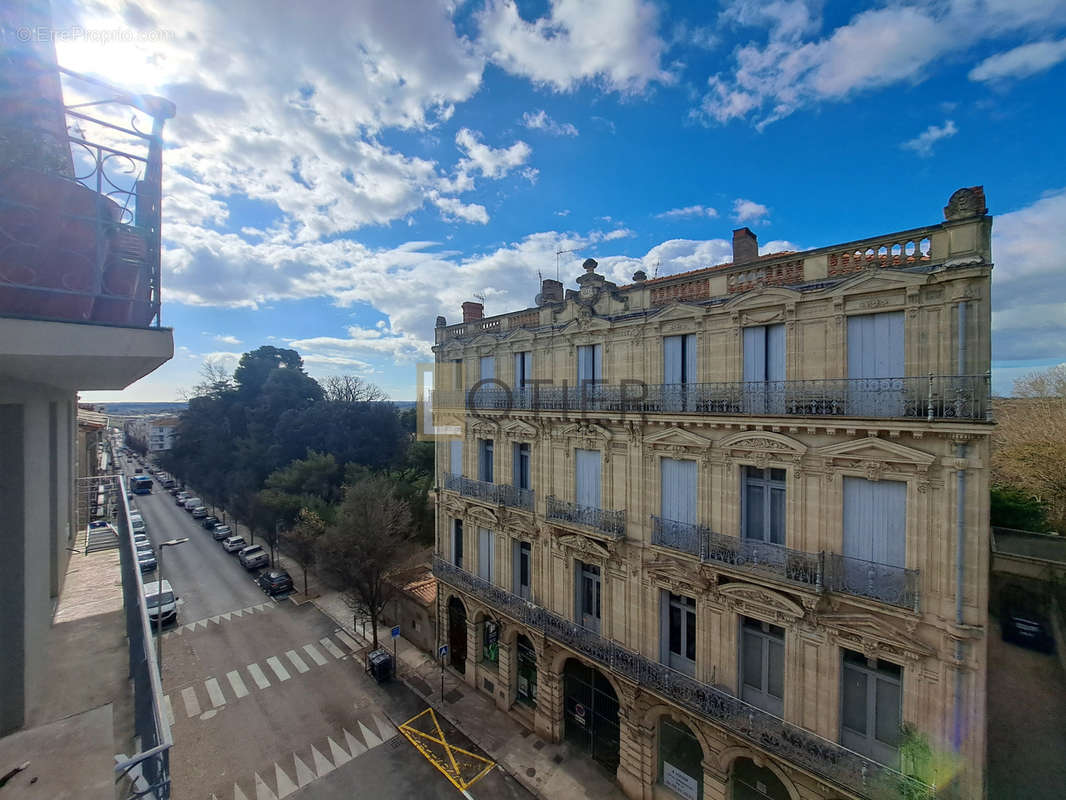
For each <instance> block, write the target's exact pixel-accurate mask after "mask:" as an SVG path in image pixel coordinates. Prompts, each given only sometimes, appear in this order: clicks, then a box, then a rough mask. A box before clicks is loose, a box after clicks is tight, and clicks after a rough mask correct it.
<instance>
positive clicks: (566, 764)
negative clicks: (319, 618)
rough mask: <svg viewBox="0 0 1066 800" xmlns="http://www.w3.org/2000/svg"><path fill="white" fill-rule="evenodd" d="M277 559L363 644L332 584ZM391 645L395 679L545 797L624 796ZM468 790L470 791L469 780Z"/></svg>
mask: <svg viewBox="0 0 1066 800" xmlns="http://www.w3.org/2000/svg"><path fill="white" fill-rule="evenodd" d="M230 525H232V526H233V529H234V533H239V534H241V535H242V536H244V537H245V538H246V539H249V535H248V530H247V528H245V526H243V525H238V524H237V523H235V522H230ZM261 538H262V537H260V540H261ZM249 541H250V539H249ZM278 559H279V566H280V567H281V568H282V569H284V570H285V571H287V572H288V573H289V574H290V575H291V576H292V581H293V584H294V585H295V587H296V590H297V591H296V594H294V595H292V599H293V601H294V602H296V603H305V602H307V601H308V600H310V601H311V602H313V603H314V604H315V606H317V607H318V608H319V609H320V610H321V611H322V612H323V613H324V614H326V615H327V616H328V617H330V618H331V619H332V620H333V621H334V622H336V623H337V626H338V627H340V628H341V629H342V630H344V631H345V632H347V633H348V635H350V636H352V637H353V638H354V639H355V640H356V641H357V642H358V643H359V644H361V645H362V646H363V647H364V648H369V647H370V646H371V638H370V636H369V631H368V630H366V629H364V628H361V627H356V626H355V625H354V618H353V615H352V612H351V611H350V610H349V608H348V606H347V605H346V604H345V602H344V600H343V599H342V598H341V596H340V595H339V594H338V593H337V592H335V591H332V590H331V589H329V588H328V587H326V586H324V585H323V584H321V583H320V582H319V581H318V578H317V576H316V575H315V574H314V572H313V571H311V570H308V573H307V589H308V591H307V594H306V595H304V593H303V588H304V584H303V570H302V569H301V568H300V567H299V565H297V564H296V563H295V562H293V560H292V559H290V558H289V557H288V556H286V555H284V554H282V553H279V554H278ZM393 644H394V643H393V639H392V636H391V632H390V630H389V629H388V628H387V627H384V626H379V627H378V646H379V647H383V648H385V649H386V650H388V651H389V652H392V650H393ZM395 647H396V660H397V667H396V671H397V674H398V679H399V680H401V681H402V682H403V683H404V684H405V685H406V686H407V687H409V688H410V689H411V690H412V691H414V692H415V693H416V694H417V695H419V696H420V697H422V698H423V699H424V700H425V702H426V703H427V704H428V705H430V706H432V707H433V708H434V709H435V710H436V712H437V713H438V714H440V715H442V716H443V717H445V718H446V719H447V720H448V721H450V722H451V723H452V724H453V725H454V726H455V727H456V728H458V729H459V730H460V731H461V732H462V733H463V734H464V735H465V736H467V737H468V738H469V739H470V740H471V741H472V742H474V744H476V745H477V746H478V747H480V748H481V749H482V750H484V751H485V752H486V753H488V755H489V756H490V757H491V758H492V759H493V760H494V761H496V762H497V764H499V765H500V766H501V767H503V769H504V770H506V771H507V772H508V773H509V774H511V775H512V776H514V778H515V779H517V780H518V781H519V782H520V783H521V784H522V785H523V786H524V787H525V788H526V789H528V790H529V791H530V792H532V793H533V794H534V795H536V796H537V797H541V798H545V800H556V799H557V798H566V799H567V800H570V798H582V797H588V798H595V799H596V800H601V798H602V799H603V800H612V799H613V798H617V800H622V799H623V798H624V797H625V795H624V794H622V790H621V789H619V787H618V784H616V783H615V782H614V779H613V776H611V775H609V774H608V773H607V772H606V771H605V770H604V769H602V768H601V767H600V766H599V765H598V764H596V763H595V762H594V761H593V760H592V759H591V757H590V756H589V755H588V754H587V753H585V752H582V751H580V750H576V749H574V748H573V747H572V746H570V745H569V744H567V743H565V742H564V743H560V744H553V743H551V742H545V741H543V740H541V739H540V738H539V737H538V736H537V734H536V733H534V732H532V731H530V730H528V729H526V728H524V727H523V726H521V725H520V724H518V723H517V722H515V721H514V720H513V719H512V718H511V717H509V716H508V715H507V714H505V713H503V712H502V711H500V710H498V709H497V708H496V704H495V702H493V700H492V699H491V698H489V697H486V696H485V695H484V694H482V693H481V692H479V691H477V690H476V689H474V688H473V687H471V686H470V685H469V684H467V683H466V682H464V681H463V680H462V679H461V678H459V677H457V676H456V675H455V674H454V673H453V672H452V671H451V670H447V669H446V670H444V699H443V702H442V698H441V669H440V665H439V664H438V662H437V661H436V660H435V659H434V658H433V657H432V656H431V655H430V654H428V653H426V652H424V651H422V650H419V649H418V648H417V647H416V646H415V645H413V644H411V643H410V642H409V641H407V639H405V638H404V637H403V636H400V637H398V638H397V639H396V640H395ZM360 655H361V654H360ZM472 790H473V791H474V793H475V794H476V784H475V786H474V787H472Z"/></svg>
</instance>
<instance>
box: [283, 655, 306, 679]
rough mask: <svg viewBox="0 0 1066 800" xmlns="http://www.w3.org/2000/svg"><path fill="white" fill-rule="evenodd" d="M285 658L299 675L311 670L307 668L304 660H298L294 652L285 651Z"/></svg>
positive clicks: (298, 657)
mask: <svg viewBox="0 0 1066 800" xmlns="http://www.w3.org/2000/svg"><path fill="white" fill-rule="evenodd" d="M285 657H286V658H287V659H289V661H291V662H292V665H293V666H294V667H296V671H297V672H299V673H300V674H301V675H302V674H303V673H305V672H307V670H309V669H311V668H310V667H309V666H307V664H306V663H305V662H304V660H303V659H302V658H300V656H299V655H298V654H297V652H296V651H295V650H287V651H286V652H285Z"/></svg>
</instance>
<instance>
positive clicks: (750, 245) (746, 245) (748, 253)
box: [733, 228, 759, 264]
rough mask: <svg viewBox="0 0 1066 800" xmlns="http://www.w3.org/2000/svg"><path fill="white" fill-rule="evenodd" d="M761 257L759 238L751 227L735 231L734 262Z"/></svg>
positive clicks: (738, 262)
mask: <svg viewBox="0 0 1066 800" xmlns="http://www.w3.org/2000/svg"><path fill="white" fill-rule="evenodd" d="M758 257H759V239H758V237H757V236H756V235H755V234H754V233H752V232H751V229H750V228H737V229H736V230H735V231H733V263H734V264H743V263H744V262H745V261H754V260H755V259H757V258H758Z"/></svg>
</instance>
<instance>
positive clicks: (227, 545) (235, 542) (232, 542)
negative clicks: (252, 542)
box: [222, 536, 248, 553]
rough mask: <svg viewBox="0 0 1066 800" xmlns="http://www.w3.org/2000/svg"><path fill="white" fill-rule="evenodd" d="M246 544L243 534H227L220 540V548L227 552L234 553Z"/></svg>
mask: <svg viewBox="0 0 1066 800" xmlns="http://www.w3.org/2000/svg"><path fill="white" fill-rule="evenodd" d="M247 546H248V542H246V541H245V540H244V537H243V536H227V537H226V538H225V539H223V540H222V549H223V550H225V551H226V552H227V553H236V552H237V551H238V550H243V549H244V548H245V547H247Z"/></svg>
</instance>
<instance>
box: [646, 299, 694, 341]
mask: <svg viewBox="0 0 1066 800" xmlns="http://www.w3.org/2000/svg"><path fill="white" fill-rule="evenodd" d="M705 313H706V312H705V310H704V309H703V307H702V306H698V305H696V304H694V303H687V302H685V301H684V300H682V301H679V302H676V303H671V304H670V305H667V306H664V307H663V308H662V309H661V310H660V311H659V313H658V314H655V315H654V317H653V318H654V320H655V322H656V323H657V324H658V325H659V326H660V327H659V329H660V330H662V331H664V332H669V333H673V332H674V331H673V330H670V331H667V330H666V328H667V327H668V323H677V322H680V323H682V326H681V327H679V328H677V330H694V329H695V327H696V323H698V322H699V320H700V319H701V318H702V317H703V315H704V314H705Z"/></svg>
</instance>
